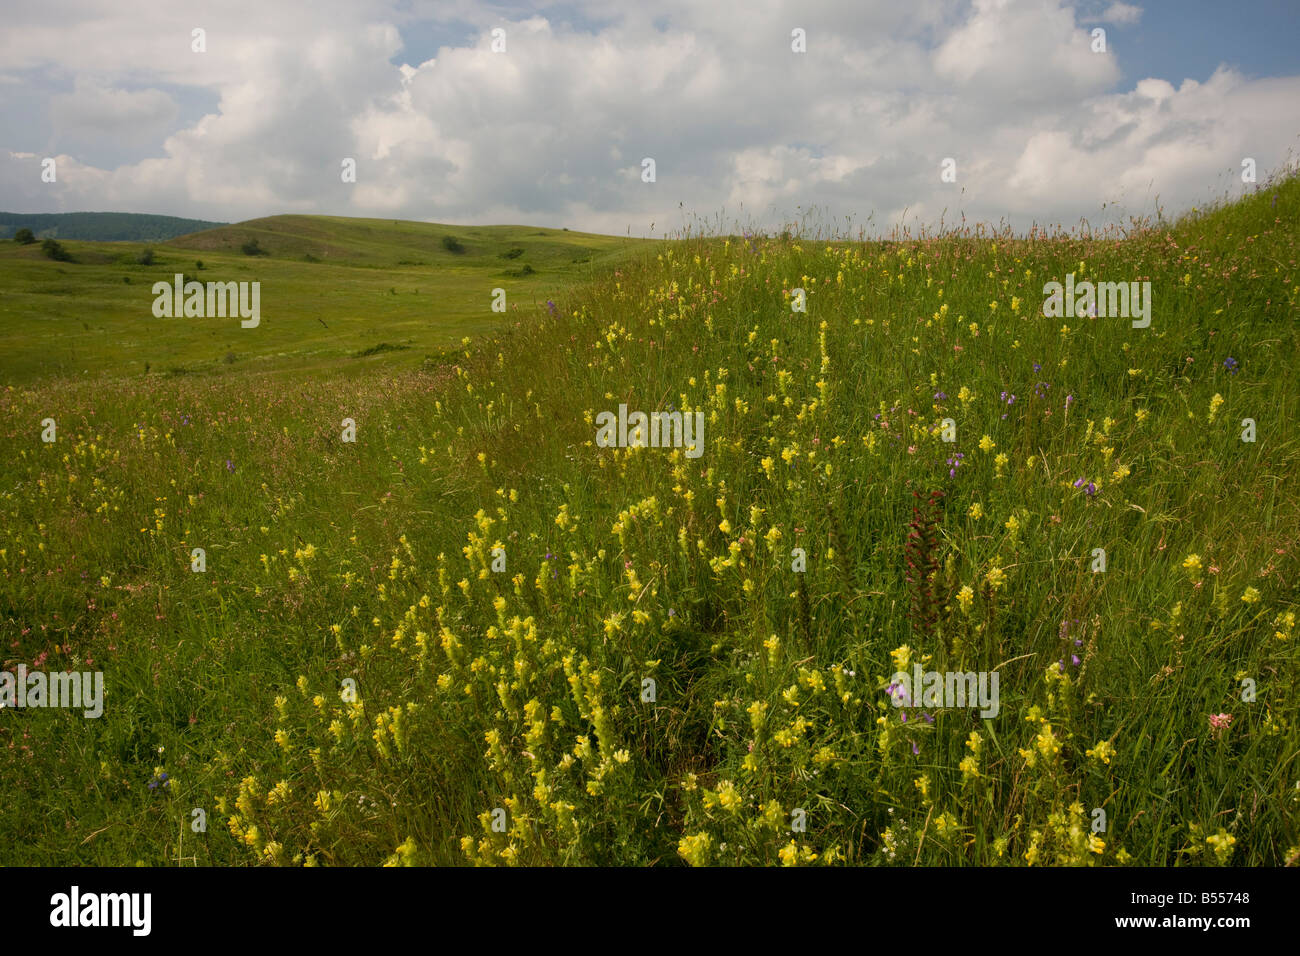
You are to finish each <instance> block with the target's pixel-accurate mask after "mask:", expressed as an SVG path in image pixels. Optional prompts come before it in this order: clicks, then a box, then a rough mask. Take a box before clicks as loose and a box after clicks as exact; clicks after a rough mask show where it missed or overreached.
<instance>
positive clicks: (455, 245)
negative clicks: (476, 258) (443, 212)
mask: <svg viewBox="0 0 1300 956" xmlns="http://www.w3.org/2000/svg"><path fill="white" fill-rule="evenodd" d="M442 247H443V248H444V249H446V250H447V251H448V252H454V253H456V254H457V255H460V254H462V253H463V252H464V251H465V247H464V246H463V245H461V241H460V240H459V239H457V238H456V237H455V236H443V237H442Z"/></svg>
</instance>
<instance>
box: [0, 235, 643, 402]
mask: <svg viewBox="0 0 1300 956" xmlns="http://www.w3.org/2000/svg"><path fill="white" fill-rule="evenodd" d="M448 238H450V239H452V240H454V241H455V242H457V243H459V247H460V248H459V251H452V250H451V249H449V248H448V247H447V246H446V245H444V240H446V239H448ZM250 242H256V243H257V249H258V250H260V251H261V253H263V254H254V255H247V254H245V253H244V252H243V251H242V249H243V247H244V245H245V244H247V243H250ZM62 244H63V246H64V248H65V249H66V250H67V251H68V253H69V254H70V255H71V256H72V259H73V261H71V262H56V261H52V260H50V259H49V258H47V257H46V256H45V255H44V253H43V252H42V250H41V245H40V244H39V243H36V244H33V245H27V246H23V245H17V244H15V243H12V242H3V243H0V350H2V351H3V354H4V357H5V358H4V367H3V373H4V376H5V379H4V380H5V382H6V384H19V383H28V382H37V381H42V380H48V379H51V378H64V379H66V378H82V377H86V376H92V377H107V378H131V377H136V376H145V375H165V376H173V377H174V376H179V375H189V374H202V373H210V372H214V371H223V372H224V371H231V370H235V369H238V370H245V369H246V370H249V371H263V372H284V371H294V370H298V371H302V372H311V373H318V372H323V371H325V370H330V371H331V372H332V373H334V372H337V373H338V374H348V373H350V372H351V371H354V370H355V369H356V368H357V367H358V366H359V365H364V364H366V361H365V360H367V359H369V358H371V357H372V356H378V355H382V354H384V353H399V352H400V353H403V354H402V355H400V356H398V361H397V366H396V367H406V366H414V365H418V364H419V363H420V362H422V361H423V360H424V359H425V358H427V357H430V356H435V357H436V356H438V355H440V354H442V353H443V352H444V351H446V350H447V349H448V348H449V347H454V346H456V345H458V344H459V343H460V340H461V339H462V338H464V337H465V336H478V335H481V334H482V333H484V332H486V331H487V330H489V329H493V328H496V327H498V326H499V325H502V324H505V323H506V321H507V319H513V320H514V321H519V320H520V317H521V315H529V316H531V315H532V314H533V313H534V312H535V311H536V310H537V309H538V308H539V307H542V306H544V305H545V303H546V301H547V299H548V298H549V297H550V296H551V295H552V294H554V293H555V292H557V291H558V290H559V289H562V288H564V287H566V286H568V285H570V284H572V283H574V282H581V281H585V280H587V279H588V278H589V277H590V276H592V275H593V274H595V273H596V272H597V271H599V270H601V269H602V268H603V267H604V266H605V265H606V264H607V263H608V262H610V261H612V260H614V259H617V258H618V257H620V256H621V255H623V254H624V253H625V252H626V251H627V250H628V249H630V248H633V247H635V246H637V245H639V244H640V240H631V239H619V238H617V237H612V236H595V235H590V234H586V233H576V232H567V231H563V230H559V229H538V228H528V227H523V226H487V227H467V228H463V229H462V228H458V227H451V226H439V225H433V224H429V223H418V222H393V221H391V220H373V219H342V218H334V217H326V216H273V217H271V218H268V219H257V220H253V221H251V222H247V223H241V224H239V225H234V226H223V227H220V228H217V229H212V230H209V231H207V232H200V233H194V234H193V235H190V236H184V237H181V238H178V239H174V240H172V241H170V242H168V243H157V244H143V243H128V242H111V243H100V242H78V241H75V240H63V241H62ZM146 250H150V251H152V253H153V261H152V263H151V264H150V265H142V264H140V259H141V257H142V254H143V253H144V252H145V251H146ZM198 263H202V267H201V268H200V267H199V265H198ZM178 273H180V274H182V275H184V276H185V277H186V279H187V280H194V281H198V282H203V283H206V282H230V281H235V282H253V281H258V282H260V283H261V303H260V306H261V313H262V315H263V316H265V317H266V319H267V321H266V322H265V324H264V325H263V326H262V327H261V328H260V329H259V330H258V331H257V334H256V335H248V334H247V332H248V331H250V330H246V329H242V328H241V327H240V324H239V320H238V319H234V320H221V319H216V318H214V319H197V320H196V319H194V318H190V319H185V318H173V319H158V318H155V317H154V314H153V303H154V295H153V293H152V292H151V291H150V290H151V289H152V287H153V285H154V283H155V282H160V281H161V282H168V283H171V282H172V281H173V278H174V276H175V275H176V274H178ZM494 288H501V289H504V290H505V291H506V296H507V303H508V309H507V314H505V315H503V314H500V313H493V312H492V310H491V299H492V290H493V289H494ZM392 358H393V356H388V355H385V358H384V362H385V364H389V363H390V362H391V361H392ZM232 367H233V368H232Z"/></svg>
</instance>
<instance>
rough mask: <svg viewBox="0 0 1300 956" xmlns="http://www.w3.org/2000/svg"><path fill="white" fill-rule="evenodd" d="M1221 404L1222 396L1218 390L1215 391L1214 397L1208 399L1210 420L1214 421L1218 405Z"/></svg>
mask: <svg viewBox="0 0 1300 956" xmlns="http://www.w3.org/2000/svg"><path fill="white" fill-rule="evenodd" d="M1222 404H1223V396H1222V395H1220V394H1219V393H1218V392H1215V393H1214V397H1213V398H1212V399H1210V416H1209V420H1210V421H1214V416H1215V415H1217V414H1218V413H1219V406H1220V405H1222Z"/></svg>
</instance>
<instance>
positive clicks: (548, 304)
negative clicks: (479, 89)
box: [546, 299, 555, 315]
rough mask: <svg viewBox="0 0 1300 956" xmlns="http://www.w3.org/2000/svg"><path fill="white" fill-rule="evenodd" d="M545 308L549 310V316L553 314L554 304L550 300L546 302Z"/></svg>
mask: <svg viewBox="0 0 1300 956" xmlns="http://www.w3.org/2000/svg"><path fill="white" fill-rule="evenodd" d="M546 307H547V308H548V309H550V310H551V315H554V314H555V303H554V302H552V301H551V300H550V299H547V300H546Z"/></svg>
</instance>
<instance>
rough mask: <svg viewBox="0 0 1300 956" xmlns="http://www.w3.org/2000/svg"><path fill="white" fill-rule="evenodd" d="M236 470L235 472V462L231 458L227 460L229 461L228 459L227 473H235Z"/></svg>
mask: <svg viewBox="0 0 1300 956" xmlns="http://www.w3.org/2000/svg"><path fill="white" fill-rule="evenodd" d="M234 470H235V463H234V462H233V461H231V460H230V459H229V458H227V459H226V471H234Z"/></svg>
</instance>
